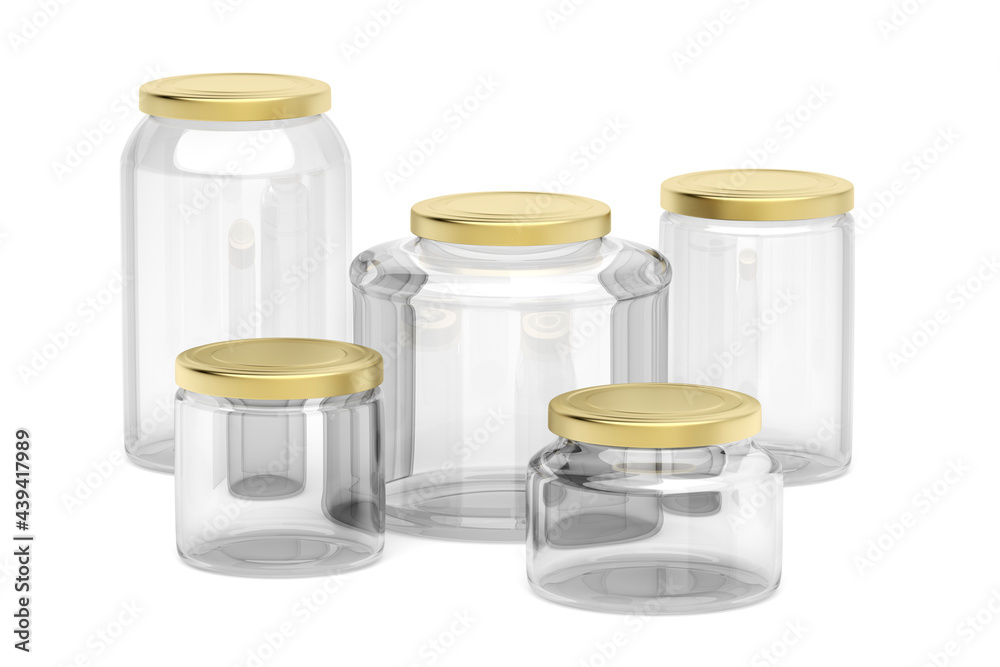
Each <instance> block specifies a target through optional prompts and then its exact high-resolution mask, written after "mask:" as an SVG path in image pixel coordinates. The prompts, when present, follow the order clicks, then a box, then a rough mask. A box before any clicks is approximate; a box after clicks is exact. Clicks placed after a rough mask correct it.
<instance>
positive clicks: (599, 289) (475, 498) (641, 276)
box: [351, 192, 670, 541]
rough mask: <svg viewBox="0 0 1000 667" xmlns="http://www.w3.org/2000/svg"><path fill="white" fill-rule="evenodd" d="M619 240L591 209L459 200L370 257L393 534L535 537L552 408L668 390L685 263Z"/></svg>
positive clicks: (359, 317) (365, 275) (366, 279)
mask: <svg viewBox="0 0 1000 667" xmlns="http://www.w3.org/2000/svg"><path fill="white" fill-rule="evenodd" d="M610 228H611V212H610V209H609V208H608V206H607V205H606V204H603V203H601V202H598V201H595V200H593V199H587V198H585V197H576V196H572V195H556V194H547V193H538V192H479V193H471V194H460V195H449V196H445V197H437V198H435V199H429V200H427V201H423V202H420V203H418V204H416V205H415V206H414V207H413V209H412V212H411V230H412V231H413V233H414V234H415V235H416V238H409V239H402V240H397V241H392V242H390V243H385V244H382V245H379V246H377V247H375V248H372V249H371V250H368V251H365V252H363V253H361V254H360V255H359V256H358V257H357V258H356V259H355V261H354V264H353V266H352V268H351V280H352V282H353V284H354V289H355V302H354V303H355V315H354V317H355V340H357V341H358V342H359V343H361V344H364V345H367V346H369V347H372V348H374V349H377V350H379V351H380V352H382V354H383V356H384V357H385V368H386V381H385V384H384V385H383V388H384V390H385V392H386V413H387V418H386V437H387V459H386V460H387V466H386V479H387V488H386V497H387V500H386V504H387V514H386V521H387V525H388V526H389V528H392V529H396V530H401V531H405V532H409V533H415V534H420V535H426V536H431V537H443V538H454V539H465V540H488V541H523V539H524V534H525V533H524V472H525V465H526V464H527V462H528V459H529V458H530V457H531V454H532V453H533V451H534V450H535V449H536V448H537V446H538V443H539V442H544V441H545V440H546V439H547V433H548V431H547V429H546V412H545V406H546V405H547V404H548V401H549V400H551V399H552V398H553V397H554V396H556V395H558V394H560V393H562V392H565V391H568V390H570V389H573V388H576V387H579V386H585V385H591V384H600V383H605V382H627V381H653V380H657V381H661V380H665V379H666V325H667V319H666V318H667V288H668V285H669V283H670V266H669V265H668V264H667V262H666V261H664V260H663V258H662V257H661V256H660V254H659V253H658V252H656V251H655V250H652V249H650V248H646V247H644V246H641V245H637V244H635V243H630V242H628V241H622V240H618V239H615V238H611V237H609V236H607V234H608V233H609V231H610Z"/></svg>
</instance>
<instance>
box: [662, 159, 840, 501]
mask: <svg viewBox="0 0 1000 667" xmlns="http://www.w3.org/2000/svg"><path fill="white" fill-rule="evenodd" d="M660 195H661V197H660V199H661V203H662V205H663V208H664V209H666V213H664V214H663V217H662V219H661V223H660V228H661V244H660V248H661V250H662V251H663V253H664V254H665V255H666V256H667V257H668V258H669V260H670V262H671V264H672V265H673V267H674V271H675V279H674V283H673V285H672V287H671V292H672V294H671V304H670V308H671V323H672V329H671V331H670V348H671V349H670V381H671V382H694V383H697V384H709V385H716V386H720V387H726V388H729V389H734V390H737V391H742V392H744V393H747V394H750V395H751V396H754V397H756V398H757V399H759V400H760V401H761V403H763V404H764V405H765V406H767V415H766V417H765V419H764V425H763V428H762V429H761V432H760V435H758V437H757V438H756V440H757V442H758V443H759V444H760V445H761V446H762V447H765V448H766V449H767V450H768V451H770V452H771V453H772V454H774V455H775V456H777V457H778V459H779V460H780V461H781V466H782V469H783V470H784V474H785V482H786V483H787V484H803V483H809V482H817V481H820V480H824V479H829V478H832V477H836V476H838V475H840V474H842V473H844V472H845V471H846V470H847V467H848V465H849V464H850V461H851V428H852V421H853V416H852V415H853V406H852V400H853V399H852V393H853V388H852V384H853V351H852V350H853V334H854V236H853V229H854V220H853V218H852V217H851V215H850V213H849V211H850V210H851V208H852V207H853V206H854V186H852V185H851V184H850V183H849V182H847V181H845V180H843V179H841V178H836V177H834V176H827V175H825V174H816V173H812V172H804V171H782V170H773V169H759V170H755V171H740V170H729V169H723V170H719V171H705V172H698V173H694V174H686V175H684V176H677V177H674V178H670V179H667V180H666V181H664V182H663V185H662V187H661V191H660Z"/></svg>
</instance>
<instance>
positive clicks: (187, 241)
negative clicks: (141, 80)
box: [122, 73, 351, 472]
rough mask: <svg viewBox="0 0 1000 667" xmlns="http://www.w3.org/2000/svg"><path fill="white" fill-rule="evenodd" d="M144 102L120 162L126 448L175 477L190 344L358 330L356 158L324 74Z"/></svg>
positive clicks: (214, 78) (197, 85) (198, 82)
mask: <svg viewBox="0 0 1000 667" xmlns="http://www.w3.org/2000/svg"><path fill="white" fill-rule="evenodd" d="M139 109H140V110H141V111H142V112H143V113H145V114H147V115H146V116H144V117H143V119H142V122H141V123H140V124H139V126H138V127H137V128H136V129H135V131H134V132H133V133H132V136H131V138H130V139H129V142H128V145H127V146H126V147H125V151H124V153H123V155H122V254H123V258H122V262H123V266H124V267H125V268H124V283H125V289H124V309H125V313H124V325H125V327H124V346H123V353H124V354H123V356H124V379H125V394H124V398H125V400H124V416H125V450H126V452H127V454H128V456H129V458H130V459H131V460H132V461H134V462H135V463H137V464H139V465H141V466H144V467H147V468H152V469H154V470H159V471H163V472H172V471H173V469H174V419H173V400H172V398H173V394H174V382H173V377H172V369H173V361H174V358H175V357H176V356H177V355H178V354H179V353H180V352H181V351H183V350H186V349H188V348H190V347H194V346H196V345H202V344H205V343H211V342H214V341H220V340H231V339H241V338H264V337H276V336H306V337H312V338H333V339H339V340H344V339H347V338H348V337H349V336H350V334H351V326H350V312H351V311H350V305H349V302H348V299H349V298H350V292H349V289H348V285H347V267H348V263H349V262H350V259H351V255H350V246H351V235H350V192H351V182H350V177H351V165H350V157H349V155H348V152H347V147H346V145H345V144H344V140H343V139H342V138H341V136H340V133H339V132H338V131H337V128H335V127H334V126H333V123H332V122H330V119H329V118H328V117H327V116H326V115H325V114H324V112H325V111H327V110H329V109H330V87H329V86H328V85H327V84H325V83H323V82H322V81H316V80H315V79H309V78H306V77H299V76H287V75H277V74H241V73H234V74H194V75H185V76H175V77H168V78H166V79H159V80H157V81H151V82H149V83H147V84H145V85H143V86H142V88H141V89H140V91H139Z"/></svg>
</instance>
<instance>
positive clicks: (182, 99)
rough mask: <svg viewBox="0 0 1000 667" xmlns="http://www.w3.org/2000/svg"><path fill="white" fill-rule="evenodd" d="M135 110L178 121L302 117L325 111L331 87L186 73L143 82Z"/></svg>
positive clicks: (279, 77)
mask: <svg viewBox="0 0 1000 667" xmlns="http://www.w3.org/2000/svg"><path fill="white" fill-rule="evenodd" d="M139 109H140V110H141V111H142V112H143V113H147V114H149V115H150V116H162V117H164V118H180V119H183V120H216V121H251V120H280V119H283V118H304V117H305V116H315V115H316V114H321V113H324V112H326V111H329V110H330V86H329V85H327V84H325V83H323V82H322V81H317V80H316V79H310V78H307V77H304V76H291V75H287V74H243V73H228V74H186V75H183V76H170V77H167V78H165V79H157V80H156V81H150V82H149V83H144V84H143V85H142V86H141V87H140V88H139Z"/></svg>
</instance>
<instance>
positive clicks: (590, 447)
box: [527, 384, 782, 614]
mask: <svg viewBox="0 0 1000 667" xmlns="http://www.w3.org/2000/svg"><path fill="white" fill-rule="evenodd" d="M760 416H761V407H760V403H759V402H757V401H756V400H755V399H754V398H753V397H751V396H747V395H745V394H741V393H739V392H735V391H729V390H726V389H720V388H717V387H703V386H698V385H681V384H616V385H606V386H601V387H589V388H586V389H578V390H576V391H571V392H568V393H566V394H563V395H561V396H557V397H556V398H555V399H553V400H552V402H551V404H550V406H549V428H550V429H551V430H552V432H553V433H555V434H556V435H557V436H559V437H558V438H557V439H556V440H555V441H554V442H553V443H552V444H551V445H549V446H548V447H545V448H544V449H542V450H541V451H540V452H539V453H538V454H537V455H536V456H535V457H534V459H532V461H531V464H530V466H529V471H528V492H527V502H528V552H527V556H528V579H529V581H530V582H531V586H532V588H533V589H534V590H535V592H536V593H538V594H539V595H541V596H542V597H544V598H546V599H549V600H552V601H553V602H558V603H560V604H565V605H568V606H572V607H579V608H582V609H591V610H595V611H610V612H619V613H628V614H677V613H693V612H702V611H715V610H721V609H732V608H734V607H741V606H744V605H747V604H751V603H753V602H757V601H759V600H762V599H764V598H766V597H768V596H769V595H770V594H771V593H773V592H774V590H775V588H776V587H777V586H778V582H779V581H780V579H781V520H782V478H781V468H780V464H779V463H778V461H777V459H775V458H774V457H773V456H771V455H770V454H768V453H767V452H766V451H765V450H763V449H761V448H760V447H759V446H758V445H757V444H756V443H755V442H754V439H753V436H754V434H755V433H757V431H758V430H760Z"/></svg>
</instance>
